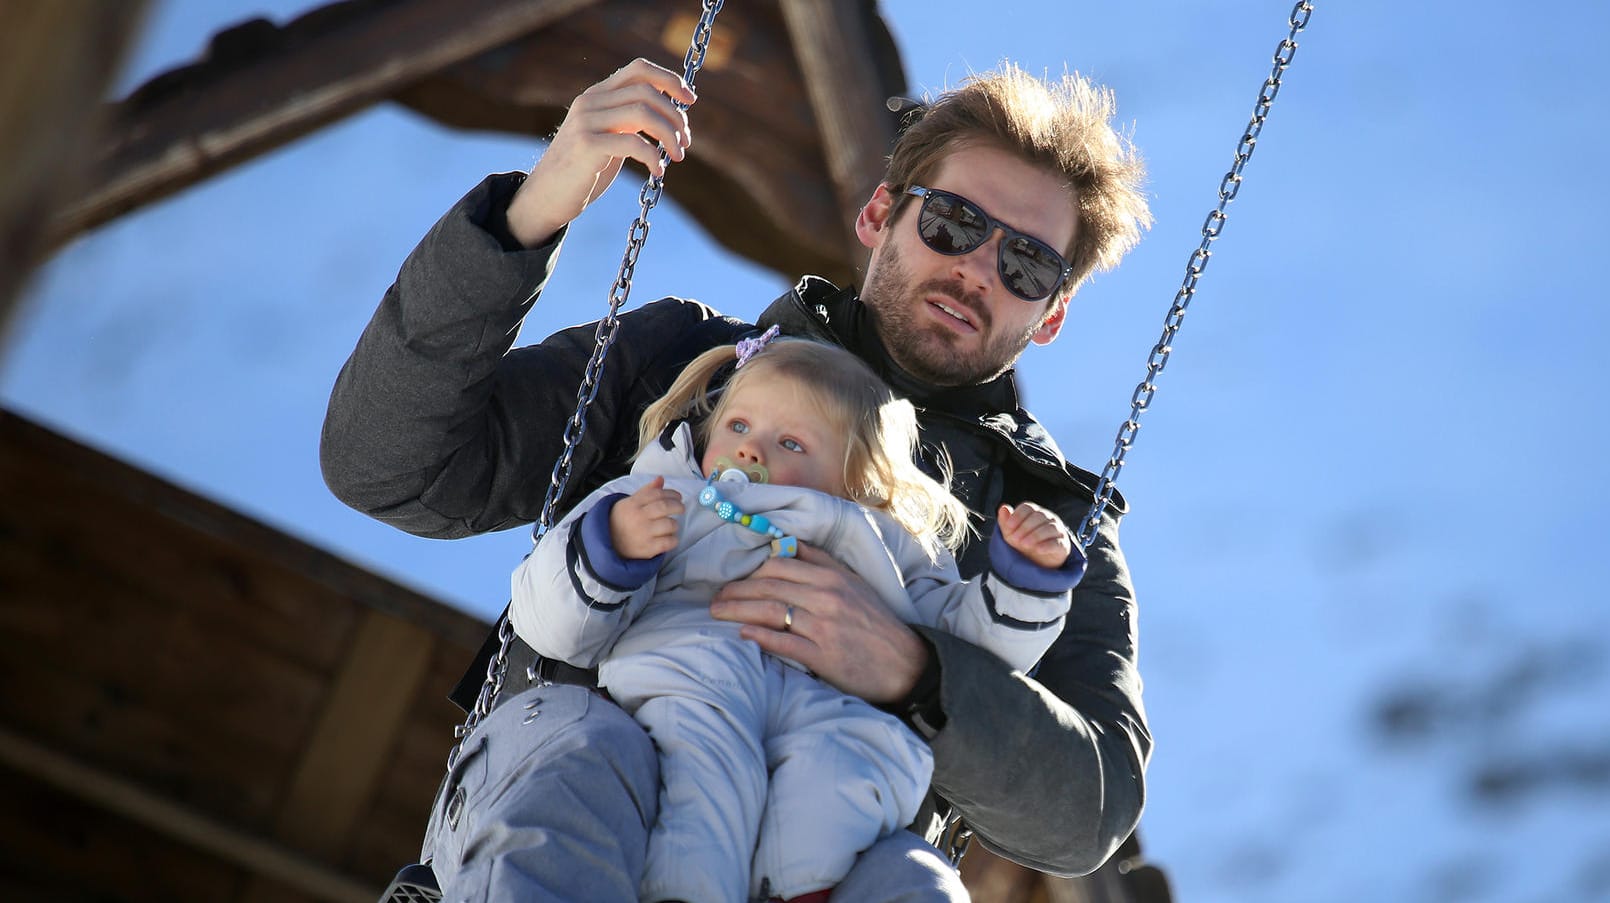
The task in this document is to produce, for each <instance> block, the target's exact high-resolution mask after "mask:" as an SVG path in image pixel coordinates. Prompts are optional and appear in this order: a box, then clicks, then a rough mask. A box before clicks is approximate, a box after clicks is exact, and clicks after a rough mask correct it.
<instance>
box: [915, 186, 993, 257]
mask: <svg viewBox="0 0 1610 903" xmlns="http://www.w3.org/2000/svg"><path fill="white" fill-rule="evenodd" d="M917 226H918V233H919V234H920V235H921V236H922V240H923V243H924V244H926V245H928V247H930V248H933V249H934V250H935V251H938V252H939V253H941V254H966V253H967V252H968V251H971V250H972V249H974V248H976V247H978V246H979V245H980V244H983V242H984V239H986V238H988V237H989V221H988V220H987V219H985V218H984V216H983V214H982V212H981V211H979V209H978V208H977V207H974V206H973V205H972V204H969V203H967V202H966V201H964V200H962V199H961V198H958V197H956V196H955V195H953V194H943V193H940V192H937V191H936V192H933V193H930V194H929V195H928V196H927V197H926V198H923V201H922V215H921V216H919V217H918V218H917Z"/></svg>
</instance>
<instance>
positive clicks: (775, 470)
mask: <svg viewBox="0 0 1610 903" xmlns="http://www.w3.org/2000/svg"><path fill="white" fill-rule="evenodd" d="M715 416H716V419H715V420H714V421H712V422H711V424H710V438H709V441H708V443H707V444H706V447H705V450H704V457H703V458H702V459H701V460H700V461H699V466H700V467H701V468H702V469H703V470H704V473H705V475H706V476H708V475H709V474H710V472H711V471H712V470H713V469H715V467H716V462H717V461H718V460H719V459H722V458H725V459H727V460H728V461H730V462H732V464H733V465H734V466H736V467H737V468H738V469H740V470H744V471H747V472H749V473H750V475H751V476H754V475H755V473H756V466H757V465H758V466H759V467H763V468H764V469H765V470H764V473H765V475H766V479H765V482H768V483H775V484H779V485H786V486H802V487H804V488H806V489H815V490H817V491H818V492H826V493H828V494H830V495H836V496H839V497H841V498H842V497H844V495H845V489H844V455H845V452H846V450H847V447H848V443H847V442H846V441H845V438H844V436H842V435H840V434H839V433H838V431H837V430H835V429H834V428H833V426H832V425H831V424H829V423H828V422H827V421H826V419H825V418H823V417H822V416H821V414H820V413H819V411H818V408H817V406H816V405H815V404H813V403H812V401H811V400H810V399H809V398H808V397H806V395H805V393H803V392H801V391H800V390H799V388H798V387H797V386H796V385H795V384H794V383H792V382H790V381H789V380H788V379H787V378H785V377H782V376H777V375H774V374H770V373H767V374H755V375H754V376H751V377H749V378H748V379H746V380H744V382H743V384H742V385H741V386H739V387H737V391H732V390H728V393H727V396H726V398H725V399H724V401H723V404H722V405H721V407H720V410H719V411H717V412H716V415H715Z"/></svg>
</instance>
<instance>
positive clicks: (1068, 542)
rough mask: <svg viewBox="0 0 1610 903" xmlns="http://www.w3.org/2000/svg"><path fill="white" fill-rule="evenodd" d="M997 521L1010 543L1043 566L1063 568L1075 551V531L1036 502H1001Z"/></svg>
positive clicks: (1003, 535) (1007, 542) (1022, 553)
mask: <svg viewBox="0 0 1610 903" xmlns="http://www.w3.org/2000/svg"><path fill="white" fill-rule="evenodd" d="M995 524H996V526H998V527H1000V528H1001V537H1002V538H1003V539H1005V540H1006V544H1007V545H1009V546H1011V547H1012V548H1014V549H1016V550H1017V551H1018V552H1019V553H1020V554H1021V555H1022V556H1023V557H1024V558H1027V559H1028V560H1030V561H1032V562H1034V563H1035V564H1037V565H1039V566H1040V567H1043V568H1051V569H1055V568H1059V567H1062V565H1063V564H1065V563H1066V562H1067V560H1068V555H1069V554H1071V553H1072V552H1073V534H1071V533H1069V532H1068V528H1067V526H1066V525H1064V524H1063V523H1062V518H1060V517H1057V516H1056V514H1055V513H1053V512H1051V511H1048V510H1046V509H1044V508H1042V507H1040V506H1039V505H1036V504H1034V503H1033V502H1022V503H1020V504H1019V505H1018V506H1017V507H1016V508H1013V507H1012V506H1011V505H1002V506H1001V510H1000V511H999V512H998V513H997V514H996V515H995Z"/></svg>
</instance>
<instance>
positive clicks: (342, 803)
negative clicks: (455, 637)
mask: <svg viewBox="0 0 1610 903" xmlns="http://www.w3.org/2000/svg"><path fill="white" fill-rule="evenodd" d="M434 648H435V640H434V639H433V638H432V637H431V635H430V634H429V633H427V632H426V631H424V630H422V629H420V628H419V627H417V626H415V625H413V624H409V623H408V622H406V621H401V620H398V619H397V618H393V617H391V616H389V615H385V614H381V613H379V612H373V611H371V612H369V613H368V614H367V615H366V616H365V618H364V620H363V623H362V625H361V626H360V628H359V630H358V635H357V637H356V638H355V639H354V640H353V642H352V646H351V648H350V650H349V651H348V654H347V657H346V664H345V666H344V667H343V668H342V670H341V673H340V675H338V676H337V678H336V680H335V682H334V684H333V685H332V686H331V687H330V690H329V694H328V697H327V701H326V703H325V706H324V711H323V712H322V713H321V714H320V716H319V722H318V725H317V727H315V728H314V731H313V736H312V738H311V740H309V742H308V743H307V747H306V750H305V752H304V753H303V755H302V761H301V763H300V764H299V765H298V768H297V772H296V776H295V777H294V778H293V780H292V781H291V786H290V790H289V791H288V793H287V794H286V798H285V802H284V805H283V807H282V808H281V810H280V814H279V820H278V824H277V825H276V827H275V834H276V836H278V837H279V838H281V839H282V840H286V841H291V842H294V843H295V845H296V846H297V847H298V848H300V849H303V850H306V851H308V852H309V853H313V854H315V855H317V856H319V857H321V858H325V859H333V858H335V857H337V856H338V855H340V853H341V852H342V851H343V850H344V849H345V847H346V845H347V842H348V840H349V838H350V837H351V836H352V834H353V830H354V828H356V827H358V826H359V824H360V816H361V815H363V813H364V812H365V811H366V810H367V809H368V808H369V807H370V806H371V805H372V799H373V796H374V791H375V787H376V785H377V784H379V782H380V777H381V771H380V769H379V768H377V767H376V763H380V762H385V761H388V760H389V759H390V757H391V754H392V749H393V748H394V747H395V746H396V745H397V742H398V738H399V735H400V733H401V732H402V730H403V728H404V726H405V723H406V720H407V718H408V715H409V714H410V712H411V710H412V708H413V706H414V703H415V699H416V697H417V696H418V691H419V685H420V681H421V679H422V678H423V677H424V676H425V673H426V670H427V669H428V667H429V665H430V660H431V654H432V652H433V651H434Z"/></svg>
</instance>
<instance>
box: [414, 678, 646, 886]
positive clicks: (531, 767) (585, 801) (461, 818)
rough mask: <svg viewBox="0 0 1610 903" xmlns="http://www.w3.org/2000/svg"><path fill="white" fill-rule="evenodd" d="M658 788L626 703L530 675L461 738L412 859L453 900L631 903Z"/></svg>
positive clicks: (643, 737)
mask: <svg viewBox="0 0 1610 903" xmlns="http://www.w3.org/2000/svg"><path fill="white" fill-rule="evenodd" d="M658 790H659V780H658V773H657V762H656V760H655V756H654V749H653V746H652V745H651V744H650V743H649V739H648V736H647V735H646V734H644V733H643V729H642V727H641V726H639V725H638V724H637V722H635V721H633V720H632V719H631V718H630V717H629V716H628V715H627V714H626V713H625V712H623V711H621V710H620V709H619V708H618V707H616V706H614V705H611V704H610V703H609V702H608V701H607V700H605V699H602V698H600V697H598V696H596V695H594V694H593V693H592V691H590V690H587V689H584V688H582V687H574V686H545V687H533V688H531V689H529V690H527V691H525V692H523V693H520V694H518V695H511V698H509V699H506V700H505V701H504V702H503V703H502V704H501V705H499V706H498V707H497V708H496V709H494V710H493V711H492V713H491V714H490V715H488V716H487V717H486V719H485V720H483V721H482V722H481V724H480V726H479V727H478V728H477V729H476V731H475V732H474V733H473V734H471V735H470V736H469V739H468V740H466V741H465V743H464V746H463V748H462V751H461V752H460V755H459V758H458V760H457V761H456V762H455V763H454V767H453V769H452V771H451V772H449V773H448V775H447V778H446V780H444V781H443V783H442V787H441V789H440V791H439V792H438V793H437V796H436V802H435V805H434V807H433V810H432V813H431V820H430V825H429V827H428V828H427V829H426V832H425V842H424V848H423V850H422V854H423V855H422V857H421V861H426V862H429V863H430V865H431V868H432V870H434V871H435V873H436V878H437V880H438V881H439V882H440V883H441V886H442V891H443V898H444V899H445V900H449V901H454V903H461V901H471V903H475V901H489V900H538V899H540V900H555V901H564V903H599V901H616V903H632V901H636V900H637V891H638V885H639V883H640V882H641V879H642V875H643V856H644V850H645V849H646V846H647V839H648V832H649V826H650V825H651V824H652V823H653V822H654V817H655V806H656V804H657V794H658ZM578 862H586V863H588V867H587V868H584V869H583V868H577V867H576V865H575V864H576V863H578Z"/></svg>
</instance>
